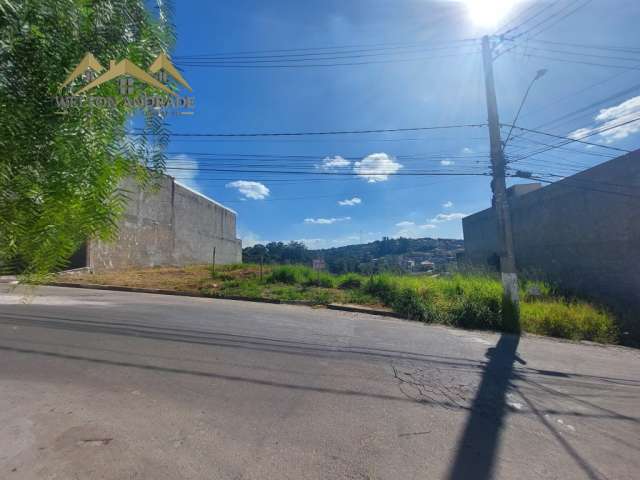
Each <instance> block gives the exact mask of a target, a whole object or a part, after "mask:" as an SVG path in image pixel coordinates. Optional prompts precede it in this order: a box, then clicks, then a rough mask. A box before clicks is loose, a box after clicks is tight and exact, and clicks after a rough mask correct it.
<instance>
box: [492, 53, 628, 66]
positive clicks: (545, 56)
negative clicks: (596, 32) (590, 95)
mask: <svg viewBox="0 0 640 480" xmlns="http://www.w3.org/2000/svg"><path fill="white" fill-rule="evenodd" d="M509 52H511V50H507V51H506V52H504V53H509ZM520 55H522V56H523V57H532V58H540V59H543V60H551V61H555V62H563V63H573V64H576V65H589V66H591V67H605V68H615V69H622V70H640V67H633V66H630V65H612V64H608V63H598V62H587V61H581V60H569V59H563V58H557V57H549V56H547V55H538V54H535V53H521V54H520Z"/></svg>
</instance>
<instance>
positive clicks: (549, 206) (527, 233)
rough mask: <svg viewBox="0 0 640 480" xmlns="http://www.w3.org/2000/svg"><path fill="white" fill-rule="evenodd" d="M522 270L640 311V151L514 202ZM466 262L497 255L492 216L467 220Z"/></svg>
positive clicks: (484, 213) (482, 214) (480, 214)
mask: <svg viewBox="0 0 640 480" xmlns="http://www.w3.org/2000/svg"><path fill="white" fill-rule="evenodd" d="M510 205H511V217H512V223H513V234H514V244H515V253H516V262H517V267H518V270H520V271H529V272H532V273H534V274H537V275H538V276H541V277H544V278H548V279H550V280H552V281H554V282H557V283H558V284H559V285H561V286H562V287H564V288H567V289H570V290H575V291H578V292H581V293H584V294H587V295H590V296H593V297H596V298H600V299H601V300H603V301H605V302H612V303H616V304H624V305H625V306H630V307H632V308H633V309H634V310H636V309H637V310H638V311H640V150H636V151H635V152H632V153H630V154H628V155H625V156H622V157H618V158H616V159H613V160H611V161H608V162H606V163H603V164H601V165H598V166H596V167H594V168H591V169H589V170H586V171H584V172H581V173H579V174H577V175H574V176H572V177H569V178H567V179H564V180H562V181H560V182H557V183H555V184H553V185H548V186H546V187H544V188H541V189H539V190H536V191H533V192H530V193H527V194H525V195H522V196H519V197H518V196H515V197H511V198H510ZM463 230H464V241H465V257H466V260H467V261H470V262H471V263H474V264H486V263H487V259H489V258H490V257H491V256H492V255H494V254H496V253H497V251H498V248H497V243H498V242H497V225H496V220H495V215H494V212H493V210H492V209H488V210H484V211H481V212H478V213H476V214H474V215H471V216H469V217H466V218H465V219H464V220H463Z"/></svg>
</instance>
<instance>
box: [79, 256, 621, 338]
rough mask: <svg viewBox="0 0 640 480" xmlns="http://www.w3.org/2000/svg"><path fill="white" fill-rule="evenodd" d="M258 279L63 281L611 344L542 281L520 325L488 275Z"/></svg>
mask: <svg viewBox="0 0 640 480" xmlns="http://www.w3.org/2000/svg"><path fill="white" fill-rule="evenodd" d="M85 277H86V278H85ZM263 278H264V279H263V280H260V275H259V266H258V265H251V264H248V265H247V264H244V265H243V264H236V265H219V266H216V273H215V275H214V276H213V278H211V276H210V268H208V267H207V266H198V265H194V266H189V267H184V268H171V267H161V268H160V267H159V268H149V269H140V270H127V271H121V272H109V273H103V274H100V275H90V274H87V275H85V276H84V277H82V276H74V277H73V279H70V281H87V282H89V283H103V284H113V285H131V286H147V287H156V288H171V289H174V290H182V291H199V292H202V293H205V294H207V295H215V296H222V297H224V296H240V297H250V298H267V299H277V300H282V301H306V302H311V303H313V304H318V305H326V304H328V303H355V304H365V305H384V306H387V307H390V308H392V309H393V310H394V311H395V312H397V313H399V314H401V315H403V316H404V317H406V318H409V319H412V320H418V321H421V322H426V323H441V324H445V325H451V326H454V327H460V328H470V329H489V330H499V331H508V332H519V331H520V330H523V331H526V332H531V333H537V334H541V335H549V336H554V337H561V338H568V339H572V340H592V341H596V342H614V341H616V339H617V335H618V333H617V328H616V319H615V318H614V316H613V315H612V314H611V313H609V312H608V311H606V310H603V309H601V308H599V307H597V306H595V305H593V304H591V303H588V302H586V301H581V300H575V299H567V298H564V297H563V296H561V295H560V294H559V293H558V292H557V291H555V290H554V289H553V288H552V287H551V286H550V285H549V284H547V283H544V282H532V281H524V282H523V283H522V287H521V292H520V297H521V299H522V301H521V308H520V318H517V316H516V311H515V309H514V308H513V305H512V304H511V303H510V302H509V301H507V300H505V299H503V297H502V287H501V284H500V281H499V280H498V278H497V277H495V276H491V275H490V274H482V273H479V274H456V275H453V276H450V277H426V276H422V277H413V276H401V275H391V274H381V275H375V276H372V277H365V276H362V275H358V274H354V273H350V274H345V275H339V276H336V275H331V274H329V273H326V272H318V271H315V270H313V269H311V268H309V267H307V266H302V265H280V266H268V267H265V268H264V277H263Z"/></svg>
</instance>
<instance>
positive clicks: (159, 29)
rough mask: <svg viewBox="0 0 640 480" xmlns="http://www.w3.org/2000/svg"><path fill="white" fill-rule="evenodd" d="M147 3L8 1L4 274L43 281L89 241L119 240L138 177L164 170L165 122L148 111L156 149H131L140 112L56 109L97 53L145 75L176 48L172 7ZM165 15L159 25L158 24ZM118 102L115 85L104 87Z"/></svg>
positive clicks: (3, 15) (1, 58)
mask: <svg viewBox="0 0 640 480" xmlns="http://www.w3.org/2000/svg"><path fill="white" fill-rule="evenodd" d="M158 9H159V10H160V11H159V13H160V14H159V15H157V16H156V14H155V12H152V11H149V10H148V9H147V8H146V7H145V2H144V1H143V0H96V1H91V2H89V1H86V0H20V1H13V0H0V152H2V156H1V157H0V270H2V269H3V268H4V269H15V267H16V265H18V264H19V265H21V266H22V268H23V269H24V272H25V273H26V274H31V275H34V274H35V275H41V274H45V273H47V272H51V271H53V270H55V269H57V268H61V267H63V266H64V264H65V262H66V261H67V259H68V258H69V257H70V255H71V254H72V253H73V252H74V251H75V250H76V249H77V248H78V246H79V245H80V244H81V243H82V242H84V241H85V240H86V239H87V238H91V237H97V238H102V239H106V238H109V237H111V236H113V235H114V233H115V231H116V225H117V223H116V222H117V220H118V216H119V214H120V213H121V212H122V210H123V208H124V205H125V202H126V192H122V191H119V190H118V185H119V183H120V181H121V180H122V179H123V178H124V177H125V176H129V175H134V176H135V177H136V178H137V179H138V180H139V181H140V182H142V183H143V184H145V185H147V184H150V183H151V182H150V181H151V180H152V179H153V178H154V176H155V175H157V174H158V173H160V172H162V171H163V170H164V153H163V148H162V147H163V146H164V145H165V144H166V142H167V137H166V135H164V134H163V133H164V130H163V128H164V127H163V121H162V118H161V117H159V116H158V115H157V114H155V113H154V112H146V126H145V132H147V133H148V132H150V131H152V132H153V133H154V138H157V139H158V140H157V141H156V142H155V143H153V142H149V141H146V140H145V139H144V137H143V140H142V141H140V142H135V143H134V142H131V141H130V140H129V137H128V136H127V134H126V132H125V129H124V125H125V122H126V120H127V119H129V118H130V117H131V115H132V114H133V113H134V110H133V108H132V107H127V106H126V105H124V104H122V105H119V106H118V107H117V108H114V107H113V106H109V107H106V106H105V107H95V106H89V105H88V104H83V105H77V106H74V107H72V108H70V109H68V110H67V112H66V114H64V115H61V114H60V112H59V108H58V106H57V104H56V102H55V97H56V95H58V94H59V87H60V85H61V83H62V82H63V81H64V79H65V77H66V76H67V75H68V73H69V71H70V70H71V69H72V68H73V67H74V66H75V65H76V64H77V63H78V62H79V61H80V60H81V59H82V58H83V56H84V55H85V53H86V52H91V53H92V54H93V55H94V56H95V57H96V58H97V59H98V60H99V61H100V62H101V63H102V64H103V65H108V64H109V61H110V60H111V59H118V60H120V59H124V58H127V59H129V60H131V61H132V62H134V63H136V65H139V66H141V67H142V68H146V67H147V66H148V65H149V64H150V63H151V62H152V61H153V59H154V58H155V57H156V56H157V55H158V54H159V53H161V52H167V51H168V50H169V49H170V48H171V46H172V44H173V41H174V34H173V27H172V25H171V24H170V23H169V21H168V19H169V18H171V8H170V5H167V3H166V1H161V0H158ZM156 17H157V18H156ZM96 90H97V91H98V92H99V94H100V95H117V87H116V86H115V85H114V84H113V82H108V83H105V84H104V85H102V86H100V87H98V88H97V89H96Z"/></svg>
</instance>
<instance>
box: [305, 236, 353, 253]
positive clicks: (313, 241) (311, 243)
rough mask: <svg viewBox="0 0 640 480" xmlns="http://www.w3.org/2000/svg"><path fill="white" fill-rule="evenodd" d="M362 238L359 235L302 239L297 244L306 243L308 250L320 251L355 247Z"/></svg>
mask: <svg viewBox="0 0 640 480" xmlns="http://www.w3.org/2000/svg"><path fill="white" fill-rule="evenodd" d="M359 239H360V237H359V236H358V235H349V236H347V237H342V238H301V239H299V240H296V242H302V243H304V244H305V245H306V246H307V248H310V249H312V250H318V249H322V248H333V247H344V246H345V245H353V244H354V243H358V241H359Z"/></svg>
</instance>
